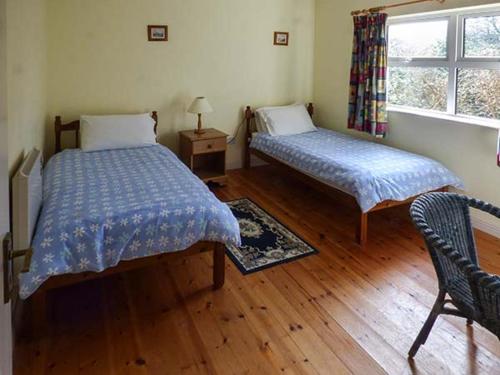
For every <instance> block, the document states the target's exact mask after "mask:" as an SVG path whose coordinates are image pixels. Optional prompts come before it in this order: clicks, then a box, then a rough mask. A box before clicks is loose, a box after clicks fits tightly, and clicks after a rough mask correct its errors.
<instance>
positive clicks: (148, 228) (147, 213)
mask: <svg viewBox="0 0 500 375" xmlns="http://www.w3.org/2000/svg"><path fill="white" fill-rule="evenodd" d="M199 241H210V242H218V243H223V244H232V245H236V246H239V244H240V232H239V226H238V222H237V220H236V218H235V217H234V216H233V214H232V213H231V211H230V209H229V208H228V206H227V205H225V204H223V203H222V202H220V201H219V200H218V199H217V198H216V197H215V196H214V195H213V194H212V192H210V190H209V189H208V188H207V186H206V185H205V184H203V183H202V182H201V181H200V180H199V179H198V178H197V177H196V176H195V175H193V174H192V172H191V171H190V170H189V169H188V168H187V167H186V166H185V165H184V164H183V163H182V162H181V161H180V160H179V159H178V158H177V157H176V156H175V155H174V154H173V153H172V152H171V151H170V150H168V149H167V148H165V147H163V146H161V145H155V146H151V147H141V148H133V149H119V150H107V151H99V152H82V151H81V150H65V151H63V152H61V153H59V154H57V155H55V156H54V157H52V158H51V159H50V160H49V162H48V163H47V166H46V168H45V172H44V187H43V204H42V210H41V213H40V217H39V220H38V224H37V229H36V232H35V235H34V238H33V243H32V247H33V257H32V260H31V266H30V270H29V272H28V273H25V274H21V275H20V295H21V297H22V298H27V297H28V296H30V295H31V294H32V293H34V292H35V291H36V290H37V288H39V287H40V286H41V285H42V283H43V282H44V281H45V280H47V279H48V278H50V277H51V276H56V275H63V274H75V273H81V272H86V271H94V272H100V271H103V270H106V269H108V268H110V267H114V266H116V265H117V264H118V263H119V262H121V261H124V260H132V259H137V258H141V257H149V256H152V255H156V254H163V253H168V252H177V251H182V250H185V249H188V248H189V247H190V246H192V245H194V244H195V243H197V242H199Z"/></svg>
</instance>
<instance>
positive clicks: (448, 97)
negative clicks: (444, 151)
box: [387, 7, 500, 121]
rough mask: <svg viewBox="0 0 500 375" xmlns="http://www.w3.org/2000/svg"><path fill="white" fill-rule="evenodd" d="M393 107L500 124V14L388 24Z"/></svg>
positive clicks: (453, 15) (463, 13) (476, 13)
mask: <svg viewBox="0 0 500 375" xmlns="http://www.w3.org/2000/svg"><path fill="white" fill-rule="evenodd" d="M388 53H389V66H388V88H387V93H388V102H389V105H390V106H393V107H400V108H409V109H413V110H418V111H427V112H441V113H446V114H449V115H453V116H460V117H468V118H471V117H474V118H479V119H482V120H487V121H488V120H490V121H495V120H500V9H498V7H497V8H496V9H494V10H489V11H485V9H483V10H474V11H470V10H469V11H454V12H451V13H447V14H445V15H443V13H441V14H440V15H431V16H430V15H422V16H417V17H412V18H408V17H404V18H395V19H389V22H388Z"/></svg>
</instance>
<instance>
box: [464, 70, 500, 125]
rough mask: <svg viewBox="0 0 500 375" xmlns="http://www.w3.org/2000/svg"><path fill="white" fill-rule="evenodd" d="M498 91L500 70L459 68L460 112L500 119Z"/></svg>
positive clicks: (499, 91) (499, 90) (499, 87)
mask: <svg viewBox="0 0 500 375" xmlns="http://www.w3.org/2000/svg"><path fill="white" fill-rule="evenodd" d="M498 93H500V70H484V69H459V70H458V93H457V113H458V114H461V115H469V116H477V117H485V118H490V119H497V120H500V100H499V99H498V98H499V97H498Z"/></svg>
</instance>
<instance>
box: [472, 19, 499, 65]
mask: <svg viewBox="0 0 500 375" xmlns="http://www.w3.org/2000/svg"><path fill="white" fill-rule="evenodd" d="M464 39H465V53H464V55H465V57H500V16H488V17H473V18H466V19H465V36H464Z"/></svg>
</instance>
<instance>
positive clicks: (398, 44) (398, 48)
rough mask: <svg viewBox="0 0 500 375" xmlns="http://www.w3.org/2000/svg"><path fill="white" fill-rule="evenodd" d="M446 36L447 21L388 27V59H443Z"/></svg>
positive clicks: (445, 48)
mask: <svg viewBox="0 0 500 375" xmlns="http://www.w3.org/2000/svg"><path fill="white" fill-rule="evenodd" d="M447 35H448V21H447V20H438V21H426V22H412V23H402V24H396V25H390V26H389V57H406V58H412V57H438V58H445V57H446V56H447V47H446V39H447Z"/></svg>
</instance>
